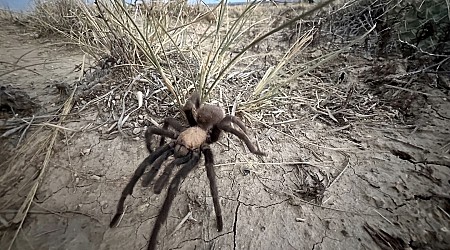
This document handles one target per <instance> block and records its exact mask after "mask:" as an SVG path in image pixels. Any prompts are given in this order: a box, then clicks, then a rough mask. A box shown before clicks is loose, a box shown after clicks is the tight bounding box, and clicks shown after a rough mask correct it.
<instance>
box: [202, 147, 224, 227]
mask: <svg viewBox="0 0 450 250" xmlns="http://www.w3.org/2000/svg"><path fill="white" fill-rule="evenodd" d="M202 152H203V155H205V168H206V175H207V176H208V180H209V188H210V190H211V196H212V199H213V204H214V212H215V213H216V223H217V230H218V231H219V232H221V231H222V229H223V220H222V209H221V208H220V201H219V192H218V191H217V182H216V173H215V171H214V156H213V153H212V151H211V148H210V147H209V146H204V147H203V148H202Z"/></svg>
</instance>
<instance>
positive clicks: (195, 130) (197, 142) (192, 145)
mask: <svg viewBox="0 0 450 250" xmlns="http://www.w3.org/2000/svg"><path fill="white" fill-rule="evenodd" d="M206 137H207V133H206V131H205V130H203V129H201V128H200V127H190V128H188V129H186V130H185V131H183V132H181V133H180V135H179V136H178V139H177V144H179V145H183V146H185V147H186V148H187V149H189V150H195V149H198V148H200V146H201V145H202V144H203V143H204V142H205V141H206Z"/></svg>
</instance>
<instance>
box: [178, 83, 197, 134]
mask: <svg viewBox="0 0 450 250" xmlns="http://www.w3.org/2000/svg"><path fill="white" fill-rule="evenodd" d="M199 107H200V95H199V94H198V92H197V91H195V92H194V93H192V95H191V97H190V98H189V99H188V100H187V101H186V104H184V106H183V108H182V110H183V112H184V114H185V115H186V119H187V121H188V123H189V126H191V127H193V126H197V120H196V119H195V117H196V113H197V109H198V108H199Z"/></svg>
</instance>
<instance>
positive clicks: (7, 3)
mask: <svg viewBox="0 0 450 250" xmlns="http://www.w3.org/2000/svg"><path fill="white" fill-rule="evenodd" d="M90 1H91V2H92V1H93V0H90ZM126 1H127V2H132V0H126ZM228 1H229V2H244V1H245V0H228ZM189 2H196V0H189ZM204 2H205V3H218V2H220V0H204ZM32 3H33V0H0V8H2V9H11V10H13V11H27V10H30V8H31V6H32V5H31V4H32Z"/></svg>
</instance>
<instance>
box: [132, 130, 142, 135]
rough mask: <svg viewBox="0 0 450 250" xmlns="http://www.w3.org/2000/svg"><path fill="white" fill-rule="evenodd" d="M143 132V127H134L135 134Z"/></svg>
mask: <svg viewBox="0 0 450 250" xmlns="http://www.w3.org/2000/svg"><path fill="white" fill-rule="evenodd" d="M140 132H141V128H134V129H133V134H134V135H137V134H139V133H140Z"/></svg>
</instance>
